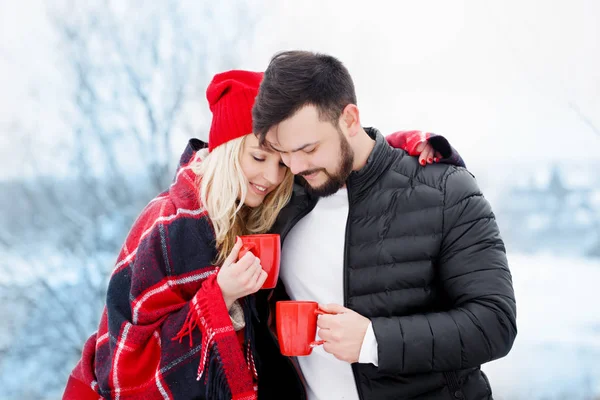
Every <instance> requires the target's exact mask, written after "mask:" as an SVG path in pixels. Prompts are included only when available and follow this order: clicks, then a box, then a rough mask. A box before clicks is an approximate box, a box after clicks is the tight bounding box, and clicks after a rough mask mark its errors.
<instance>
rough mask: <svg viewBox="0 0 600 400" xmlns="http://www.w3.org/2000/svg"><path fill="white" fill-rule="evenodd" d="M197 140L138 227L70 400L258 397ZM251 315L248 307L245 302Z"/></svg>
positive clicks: (251, 357)
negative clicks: (202, 196)
mask: <svg viewBox="0 0 600 400" xmlns="http://www.w3.org/2000/svg"><path fill="white" fill-rule="evenodd" d="M202 145H203V143H202V142H200V141H198V140H191V141H190V144H189V145H188V147H187V148H186V150H185V152H184V154H183V155H182V156H181V161H180V168H179V169H178V171H177V175H176V177H175V180H174V182H173V184H172V185H171V187H170V188H169V190H168V191H166V192H164V193H162V194H160V195H159V196H157V197H156V198H155V199H154V200H152V201H151V202H150V203H149V204H148V205H147V206H146V208H145V209H144V210H143V211H142V213H141V214H140V216H139V217H138V219H137V220H136V222H135V223H134V225H133V227H132V229H131V231H130V232H129V235H128V236H127V239H126V241H125V244H124V245H123V247H122V249H121V252H120V254H119V257H118V260H117V263H116V266H115V269H114V271H113V273H112V276H111V279H110V283H109V286H108V293H107V302H106V307H105V309H104V311H103V313H102V317H101V321H100V325H99V328H98V331H97V333H95V334H94V335H92V336H91V337H90V338H89V339H88V341H87V342H86V343H85V345H84V349H83V354H82V358H81V359H80V361H79V363H78V364H77V366H76V367H75V369H74V370H73V372H72V373H71V376H70V377H69V382H68V384H67V388H66V391H65V394H64V397H63V398H65V399H85V398H90V399H92V398H93V399H98V398H100V397H101V398H108V399H120V400H124V399H192V398H193V399H204V398H208V399H232V398H233V399H248V400H250V399H256V398H257V395H256V390H257V387H256V379H257V377H256V368H255V366H254V356H255V355H254V354H253V348H252V345H251V329H249V322H250V321H249V320H247V321H246V331H250V332H247V333H246V335H245V338H246V340H245V345H244V350H243V349H242V347H241V346H240V342H239V340H238V337H237V336H236V333H235V331H234V328H233V326H232V322H231V319H230V317H229V313H228V311H227V307H226V305H225V302H224V300H223V297H222V294H221V290H220V288H219V286H218V285H217V282H216V275H217V274H216V272H217V270H218V268H217V267H215V266H214V265H212V260H214V259H215V256H216V249H215V243H214V232H213V230H212V226H211V223H210V220H209V218H208V215H207V212H206V210H204V209H203V208H202V207H201V205H200V204H199V198H198V195H197V193H196V190H197V189H196V187H197V186H196V184H195V179H196V175H195V174H194V172H193V171H192V170H191V169H190V167H189V165H190V163H191V161H193V160H194V159H196V158H197V157H199V155H198V153H197V150H198V149H199V148H200V147H202ZM242 305H243V307H244V312H245V315H246V317H245V318H250V315H251V314H252V313H251V312H246V311H251V310H249V307H251V305H250V301H243V302H242Z"/></svg>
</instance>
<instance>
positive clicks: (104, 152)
mask: <svg viewBox="0 0 600 400" xmlns="http://www.w3.org/2000/svg"><path fill="white" fill-rule="evenodd" d="M159 3H160V4H149V3H148V2H141V1H136V0H133V1H129V2H117V1H103V0H97V1H91V2H86V4H85V6H81V4H83V3H79V2H77V3H76V2H73V3H72V4H71V3H64V4H63V5H62V7H61V8H59V9H54V10H52V11H51V12H50V13H49V17H50V18H51V19H52V21H53V25H54V26H55V27H56V30H57V32H58V33H59V34H60V43H61V44H60V48H59V49H58V50H59V53H58V54H60V55H61V56H62V59H63V63H62V64H61V65H60V68H61V69H62V71H63V75H64V76H65V79H66V82H67V87H68V88H69V90H70V96H71V98H72V101H71V102H70V104H69V106H68V107H67V108H65V109H64V110H63V112H62V116H63V118H64V119H65V120H66V121H68V124H69V126H71V128H70V129H69V132H66V135H65V138H62V142H61V148H60V149H54V151H55V157H56V160H57V163H60V162H65V161H66V162H68V165H69V171H70V174H68V175H67V176H65V177H61V178H57V177H48V176H47V175H46V174H43V172H44V171H43V167H42V166H40V165H36V159H35V157H34V158H33V159H32V160H29V159H28V162H30V163H31V164H30V165H29V167H30V168H32V169H34V170H38V171H39V172H40V176H41V177H40V178H39V179H37V180H35V181H30V182H23V183H21V184H20V185H19V193H18V195H17V197H18V198H19V199H20V202H21V203H22V204H21V206H22V207H24V208H25V209H26V210H28V211H32V210H34V211H35V212H29V213H28V212H24V214H25V215H28V216H27V217H26V218H28V221H27V224H26V225H27V226H29V227H30V229H31V232H24V233H23V235H24V236H26V243H28V244H27V245H21V246H19V245H18V244H17V243H24V242H23V241H19V242H17V241H15V240H13V238H11V237H3V236H2V235H0V248H4V249H6V250H7V251H10V252H11V253H12V254H18V255H19V257H20V263H21V264H22V265H24V266H25V268H26V269H27V270H28V271H29V274H30V276H31V279H28V280H27V281H26V283H24V284H22V285H21V286H17V285H16V284H13V285H12V286H10V287H9V286H7V287H3V286H2V282H1V281H0V301H3V302H4V301H6V302H7V304H8V305H9V307H12V305H15V306H16V305H18V307H20V308H21V309H22V314H25V315H27V317H26V318H14V320H13V321H12V322H11V325H10V328H9V329H8V328H7V329H6V330H7V332H8V334H9V335H10V336H11V337H12V340H10V343H5V341H3V340H2V337H1V335H0V360H2V361H0V397H2V398H4V397H5V396H7V397H9V398H11V397H18V398H25V397H27V396H31V397H32V398H45V397H46V396H51V397H52V396H53V397H56V396H57V393H59V392H60V391H61V390H62V388H63V385H64V383H65V382H66V379H67V376H68V373H69V372H70V370H71V369H72V368H73V366H74V364H75V362H76V360H77V359H78V358H79V356H80V354H81V348H82V346H83V343H84V341H85V340H86V338H87V337H89V335H90V334H92V333H93V332H94V331H95V330H96V328H97V325H98V322H99V317H100V312H101V310H102V305H103V303H104V297H105V293H106V284H107V281H108V278H109V276H110V273H111V271H112V268H113V263H114V260H115V259H116V256H117V253H118V251H119V247H120V245H121V243H122V241H123V239H124V238H125V236H126V234H127V231H128V229H129V227H130V226H131V224H132V222H133V220H134V219H135V217H136V216H137V214H138V213H139V212H140V211H141V209H142V207H143V206H144V205H145V203H146V202H147V201H148V200H150V199H151V198H152V197H153V196H155V195H156V194H158V193H159V192H160V191H162V190H165V189H166V188H167V187H168V184H169V183H170V180H171V179H172V177H173V174H174V172H175V168H176V166H177V160H178V156H179V154H178V153H179V152H180V151H181V150H183V148H184V147H185V144H186V143H187V139H188V138H189V137H192V136H198V137H201V138H205V137H206V136H205V134H204V133H203V132H204V131H205V129H206V127H207V121H208V110H207V107H206V103H205V100H204V87H205V85H206V84H207V83H208V81H209V80H210V78H211V76H212V74H213V73H214V72H216V71H218V70H223V69H226V68H235V67H237V66H239V65H238V64H237V63H238V62H239V60H238V59H237V56H236V54H237V49H239V48H240V46H243V45H247V43H245V42H244V41H247V40H248V38H249V37H250V36H251V35H250V33H251V32H252V30H253V27H254V24H255V22H256V21H255V19H253V17H252V15H253V14H256V8H252V9H251V8H249V4H248V3H247V2H246V1H244V0H232V1H225V2H214V1H208V0H207V1H201V2H192V1H189V2H185V1H184V2H179V1H165V2H159ZM254 6H256V5H254ZM27 137H28V138H29V140H30V141H31V142H34V141H35V135H33V134H29V135H27ZM13 222H14V224H15V225H17V224H18V222H17V221H13ZM21 239H23V238H21ZM32 244H34V247H33V248H34V249H35V251H32V247H31V245H32ZM11 268H12V267H11V265H8V264H6V263H5V264H0V273H7V274H8V273H10V271H11ZM15 279H16V278H15ZM4 285H5V284H4ZM2 310H3V309H1V308H0V316H2V315H3V314H2ZM17 360H23V361H19V363H20V365H23V367H24V369H23V371H25V372H22V373H25V374H26V375H27V377H29V378H25V377H22V375H19V376H21V378H18V379H17V378H16V375H15V374H16V372H15V373H14V374H13V373H12V372H11V371H8V370H7V369H6V368H7V366H8V365H11V364H12V363H15V362H17ZM3 368H4V372H2V369H3ZM33 377H35V379H33ZM23 379H27V382H31V384H28V387H27V393H26V392H25V391H24V390H23Z"/></svg>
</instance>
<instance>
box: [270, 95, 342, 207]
mask: <svg viewBox="0 0 600 400" xmlns="http://www.w3.org/2000/svg"><path fill="white" fill-rule="evenodd" d="M266 139H267V143H268V145H270V146H271V147H272V148H273V149H274V150H276V151H278V152H279V153H281V159H282V160H283V162H284V163H285V164H286V165H287V166H288V167H289V168H290V170H291V171H292V173H294V174H295V175H300V176H301V177H302V178H303V179H304V181H305V186H306V188H307V189H308V190H309V191H310V192H311V193H313V194H314V195H316V196H321V197H324V196H329V195H332V194H334V193H335V192H337V191H338V190H339V189H340V188H341V187H343V186H344V185H345V184H346V179H348V176H349V175H350V173H351V172H352V167H353V163H354V151H353V150H352V148H351V147H350V144H349V143H348V140H347V139H346V137H345V136H344V133H343V132H342V130H341V129H340V128H339V127H338V126H334V125H333V124H332V123H331V122H325V121H321V120H319V113H318V111H317V108H316V107H315V106H312V105H308V106H305V107H303V108H301V109H300V110H299V111H298V112H296V113H295V114H294V115H293V116H292V117H290V118H288V119H286V120H285V121H283V122H281V123H280V124H279V125H276V126H274V127H272V128H271V129H270V130H269V132H268V133H267V136H266Z"/></svg>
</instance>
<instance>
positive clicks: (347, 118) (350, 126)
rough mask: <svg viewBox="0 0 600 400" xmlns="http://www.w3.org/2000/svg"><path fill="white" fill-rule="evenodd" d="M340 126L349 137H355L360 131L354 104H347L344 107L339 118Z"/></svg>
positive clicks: (358, 118) (358, 115) (358, 117)
mask: <svg viewBox="0 0 600 400" xmlns="http://www.w3.org/2000/svg"><path fill="white" fill-rule="evenodd" d="M340 125H341V126H342V130H343V131H345V132H346V134H347V135H348V136H349V137H353V136H355V135H356V134H357V133H358V132H359V131H360V128H361V125H360V114H359V112H358V107H357V106H356V104H348V105H347V106H346V107H344V110H343V111H342V115H341V116H340Z"/></svg>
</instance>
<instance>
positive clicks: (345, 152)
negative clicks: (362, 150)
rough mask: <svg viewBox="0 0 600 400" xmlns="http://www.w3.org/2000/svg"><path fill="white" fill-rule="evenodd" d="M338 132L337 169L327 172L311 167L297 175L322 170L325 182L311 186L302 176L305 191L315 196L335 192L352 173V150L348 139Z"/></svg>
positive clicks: (321, 169) (324, 195)
mask: <svg viewBox="0 0 600 400" xmlns="http://www.w3.org/2000/svg"><path fill="white" fill-rule="evenodd" d="M338 133H339V134H340V156H341V158H340V163H339V164H338V168H337V171H336V172H334V173H329V172H328V171H327V170H326V169H325V168H318V169H311V170H308V171H303V172H300V173H299V174H298V175H300V176H302V175H310V174H312V173H315V172H323V173H324V174H325V176H326V178H327V180H326V181H325V183H323V184H321V185H319V186H316V187H313V186H311V185H310V183H308V181H306V179H304V178H302V183H303V184H304V188H305V189H306V191H307V192H308V193H309V194H310V195H312V196H317V197H327V196H331V195H332V194H334V193H336V192H337V191H338V190H340V189H341V188H342V187H344V185H346V180H348V177H349V176H350V173H352V167H353V165H354V150H352V147H350V143H348V139H346V137H345V136H344V134H343V133H342V132H340V130H339V129H338Z"/></svg>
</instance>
